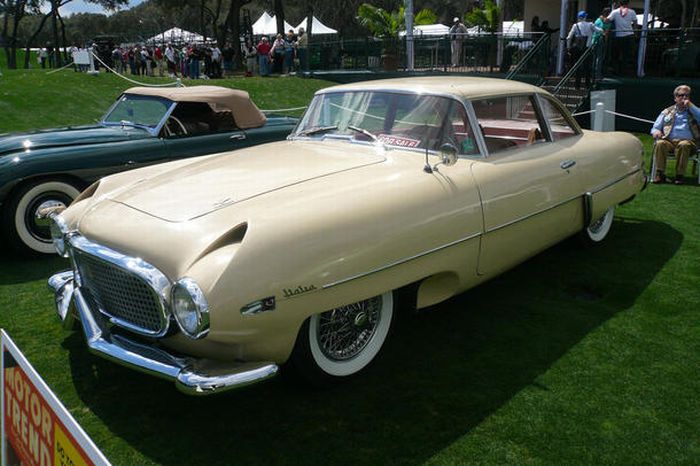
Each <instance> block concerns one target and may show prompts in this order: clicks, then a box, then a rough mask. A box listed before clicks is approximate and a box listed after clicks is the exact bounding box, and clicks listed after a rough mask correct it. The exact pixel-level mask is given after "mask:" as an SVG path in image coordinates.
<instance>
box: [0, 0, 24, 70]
mask: <svg viewBox="0 0 700 466" xmlns="http://www.w3.org/2000/svg"><path fill="white" fill-rule="evenodd" d="M26 3H27V2H26V0H19V1H17V2H15V3H12V2H8V3H7V5H6V8H5V14H4V15H3V28H2V34H1V35H0V36H1V37H2V41H3V43H4V44H5V45H4V48H5V56H6V58H7V67H8V68H9V69H13V70H14V69H17V34H18V31H19V23H20V21H22V18H23V17H24V9H25V6H26ZM10 12H12V31H11V33H10V30H9V28H10Z"/></svg>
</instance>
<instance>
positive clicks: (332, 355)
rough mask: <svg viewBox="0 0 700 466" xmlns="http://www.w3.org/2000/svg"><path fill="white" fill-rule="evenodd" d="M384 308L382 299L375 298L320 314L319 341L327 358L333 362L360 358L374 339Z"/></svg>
mask: <svg viewBox="0 0 700 466" xmlns="http://www.w3.org/2000/svg"><path fill="white" fill-rule="evenodd" d="M381 308H382V298H381V296H376V297H374V298H370V299H366V300H364V301H360V302H357V303H353V304H349V305H347V306H342V307H339V308H336V309H333V310H331V311H327V312H324V313H323V314H321V315H320V316H319V321H318V332H317V335H316V338H317V339H318V343H319V347H320V348H321V351H322V352H323V354H324V356H326V357H327V358H329V359H331V360H334V361H347V360H348V359H352V358H354V357H355V356H357V355H358V354H359V353H360V352H361V351H362V350H363V349H364V348H365V347H366V346H367V344H368V343H369V341H370V340H371V339H372V336H373V335H374V333H375V331H376V329H377V326H378V324H379V320H380V317H381Z"/></svg>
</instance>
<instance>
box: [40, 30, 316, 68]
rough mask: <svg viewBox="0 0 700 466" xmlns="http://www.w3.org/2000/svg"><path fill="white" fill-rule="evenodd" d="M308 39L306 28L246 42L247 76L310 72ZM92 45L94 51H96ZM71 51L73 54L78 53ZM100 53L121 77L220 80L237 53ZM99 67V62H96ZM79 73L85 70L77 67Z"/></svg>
mask: <svg viewBox="0 0 700 466" xmlns="http://www.w3.org/2000/svg"><path fill="white" fill-rule="evenodd" d="M308 44H309V43H308V38H307V36H306V34H305V32H304V29H303V28H299V32H298V34H297V33H295V32H294V31H293V30H291V29H290V30H289V32H287V34H286V35H282V34H277V36H276V37H275V39H274V40H273V41H270V39H269V38H268V37H267V36H262V37H261V38H260V39H259V40H258V41H257V43H254V41H253V40H252V39H246V40H245V42H244V43H243V44H242V45H241V50H240V54H241V57H242V58H243V63H244V65H245V68H246V71H245V75H246V76H253V75H254V74H258V75H260V76H269V75H270V74H273V73H274V74H281V75H288V74H290V73H293V72H296V71H306V70H308ZM96 48H97V47H96V46H94V45H93V49H94V50H96ZM74 49H75V50H73V48H71V52H73V51H77V50H79V49H78V48H77V47H74ZM97 53H98V56H99V58H100V60H101V61H103V62H104V63H105V64H106V65H107V66H108V67H110V68H112V69H113V70H114V71H116V72H117V73H120V74H131V75H135V76H160V77H163V76H166V75H167V76H169V77H173V78H174V77H183V78H191V79H200V78H203V79H217V78H222V77H224V76H225V75H230V74H231V73H232V72H233V70H234V60H235V56H236V50H235V49H234V46H233V45H232V44H231V43H230V42H227V43H226V44H225V45H224V47H223V48H221V49H220V48H219V47H218V46H217V45H216V44H211V45H206V44H186V45H184V46H182V47H179V46H174V45H173V44H165V45H163V46H161V45H153V46H151V45H143V44H140V45H133V46H121V45H116V46H113V47H112V48H111V52H108V53H99V52H97ZM49 56H50V55H49V52H48V49H42V50H41V51H40V52H39V55H38V59H39V63H40V65H41V66H42V68H43V67H45V66H49ZM95 66H96V67H98V68H99V66H100V64H99V61H97V62H96V63H95ZM76 70H77V71H82V69H79V68H76Z"/></svg>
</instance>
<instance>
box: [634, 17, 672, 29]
mask: <svg viewBox="0 0 700 466" xmlns="http://www.w3.org/2000/svg"><path fill="white" fill-rule="evenodd" d="M637 24H638V25H640V26H642V25H643V24H644V14H643V13H637ZM649 27H650V28H653V29H659V28H667V27H668V23H664V22H663V21H660V20H659V17H658V16H652V15H649Z"/></svg>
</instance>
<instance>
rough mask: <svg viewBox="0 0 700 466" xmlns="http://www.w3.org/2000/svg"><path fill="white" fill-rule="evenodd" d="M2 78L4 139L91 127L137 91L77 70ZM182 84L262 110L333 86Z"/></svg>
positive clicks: (279, 81) (289, 81)
mask: <svg viewBox="0 0 700 466" xmlns="http://www.w3.org/2000/svg"><path fill="white" fill-rule="evenodd" d="M3 73H4V75H3V76H1V77H0V133H3V132H7V131H20V130H27V129H33V128H46V127H56V126H68V125H78V124H87V123H92V122H94V121H96V120H98V119H99V118H100V117H101V116H102V115H103V114H104V113H105V111H106V110H107V109H108V108H109V106H110V105H111V104H112V103H113V102H114V99H116V97H117V96H118V95H119V94H120V93H121V92H123V91H124V90H125V89H128V88H129V87H133V86H135V84H133V83H130V82H128V81H126V80H124V79H121V78H118V77H116V76H115V75H113V74H111V73H110V74H104V73H101V74H99V75H97V76H89V75H87V74H84V73H76V72H74V71H72V70H65V71H59V72H57V73H53V74H49V73H48V72H47V71H46V70H16V71H15V70H13V71H7V70H3ZM129 77H131V76H129ZM141 81H143V82H147V83H153V84H160V83H165V82H171V81H172V80H171V79H168V78H148V77H147V78H144V77H141ZM183 83H184V84H185V85H187V86H192V85H207V84H215V85H219V86H227V87H233V88H236V89H242V90H245V91H248V92H249V93H250V95H251V97H252V99H253V100H254V101H255V103H256V104H257V105H258V106H259V107H260V109H262V110H274V109H286V108H295V107H300V106H304V105H308V103H309V101H310V100H311V96H313V93H314V92H315V91H317V90H318V89H321V88H324V87H327V86H329V85H332V84H333V83H330V82H328V81H322V80H319V79H301V78H296V77H279V78H277V77H273V78H265V79H263V78H257V77H256V78H243V77H239V78H231V79H218V80H203V79H201V80H196V81H194V80H189V79H185V80H183ZM298 114H299V112H297V115H298Z"/></svg>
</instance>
